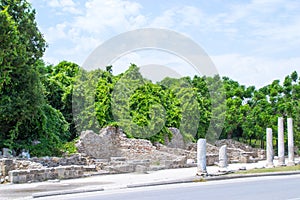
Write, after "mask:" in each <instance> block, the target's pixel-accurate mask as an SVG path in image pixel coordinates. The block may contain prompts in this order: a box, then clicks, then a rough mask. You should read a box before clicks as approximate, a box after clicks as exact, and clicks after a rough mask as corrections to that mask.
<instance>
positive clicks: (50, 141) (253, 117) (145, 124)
mask: <svg viewBox="0 0 300 200" xmlns="http://www.w3.org/2000/svg"><path fill="white" fill-rule="evenodd" d="M45 48H46V42H45V40H44V38H43V36H42V34H41V33H40V31H39V30H38V28H37V25H36V22H35V11H34V9H32V8H31V6H30V4H29V3H28V2H27V1H26V0H0V97H1V98H0V148H3V147H9V148H13V149H15V150H16V151H17V152H19V151H21V150H22V149H28V150H29V151H30V152H31V154H32V155H38V156H42V155H59V154H61V153H62V152H64V151H66V150H67V151H68V152H69V153H70V152H75V149H74V141H75V140H76V138H77V137H78V136H79V134H80V132H81V131H82V130H86V129H91V130H94V131H96V132H98V131H99V129H100V128H102V127H105V126H108V125H112V126H120V127H122V128H123V130H124V131H125V133H126V134H127V136H128V137H135V138H146V139H149V140H151V141H152V142H160V143H164V142H165V140H166V139H167V138H170V137H171V134H170V132H169V130H168V128H169V127H176V128H178V129H180V131H181V133H182V134H183V136H184V138H185V139H186V140H194V141H195V140H196V139H198V138H203V137H207V139H209V140H210V139H211V140H213V139H215V138H216V137H217V138H235V139H238V140H242V141H244V142H245V141H246V142H249V143H250V144H253V145H254V144H257V145H260V146H261V147H264V141H265V130H266V128H267V127H271V128H273V130H274V137H275V138H274V139H276V134H275V133H276V130H277V118H278V117H279V116H282V117H284V118H285V119H286V118H287V117H292V118H293V119H294V132H295V142H296V145H297V146H298V147H300V143H299V141H300V115H299V113H300V106H299V103H300V102H299V100H300V98H299V97H300V79H299V77H298V74H297V72H293V73H292V74H291V75H288V76H286V78H285V80H284V82H283V83H280V81H279V80H274V81H273V82H272V83H271V84H269V85H267V86H265V87H262V88H259V89H256V88H255V87H254V86H250V87H246V86H244V85H240V84H239V83H238V82H236V81H234V80H231V79H230V78H228V77H223V78H222V77H219V76H214V77H199V76H195V77H193V78H191V77H183V78H180V79H173V78H168V77H167V78H165V79H164V80H162V81H161V82H158V83H153V82H151V81H150V80H147V79H145V78H143V77H142V75H141V74H140V72H139V68H138V67H137V66H136V65H134V64H132V65H131V66H129V68H128V70H127V71H126V72H124V73H122V74H119V75H113V73H112V66H107V67H106V69H105V70H100V69H98V70H94V71H90V72H87V71H85V70H84V69H82V68H80V67H79V66H78V65H77V64H75V63H71V62H68V61H62V62H60V63H59V64H58V65H55V66H53V65H48V66H47V65H45V64H44V63H43V61H42V60H41V58H42V56H43V53H44V51H45ZM212 97H213V98H212ZM223 101H224V102H223ZM218 133H220V135H218ZM274 141H275V140H274Z"/></svg>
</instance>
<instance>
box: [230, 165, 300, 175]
mask: <svg viewBox="0 0 300 200" xmlns="http://www.w3.org/2000/svg"><path fill="white" fill-rule="evenodd" d="M288 171H300V165H295V166H284V167H274V168H263V169H250V170H245V171H238V172H236V173H235V174H254V173H268V172H288Z"/></svg>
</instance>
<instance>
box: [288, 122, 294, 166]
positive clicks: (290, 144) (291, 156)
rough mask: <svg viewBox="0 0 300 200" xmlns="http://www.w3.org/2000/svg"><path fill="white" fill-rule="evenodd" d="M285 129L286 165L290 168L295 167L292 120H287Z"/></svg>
mask: <svg viewBox="0 0 300 200" xmlns="http://www.w3.org/2000/svg"><path fill="white" fill-rule="evenodd" d="M287 129H288V155H289V160H288V165H289V166H292V165H295V158H294V131H293V119H292V118H288V119H287Z"/></svg>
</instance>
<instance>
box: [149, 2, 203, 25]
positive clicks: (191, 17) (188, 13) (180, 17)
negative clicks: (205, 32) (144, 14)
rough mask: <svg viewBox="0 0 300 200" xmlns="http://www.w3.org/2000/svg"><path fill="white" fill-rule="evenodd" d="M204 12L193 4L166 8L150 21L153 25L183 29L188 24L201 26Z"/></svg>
mask: <svg viewBox="0 0 300 200" xmlns="http://www.w3.org/2000/svg"><path fill="white" fill-rule="evenodd" d="M202 18H203V14H202V12H201V11H200V10H199V9H198V8H196V7H193V6H184V7H174V8H170V9H168V10H165V11H164V12H163V13H162V14H161V15H160V16H157V17H155V18H154V19H153V20H152V22H150V26H151V27H162V28H173V29H181V28H184V27H188V26H194V27H196V26H199V25H200V22H201V20H202Z"/></svg>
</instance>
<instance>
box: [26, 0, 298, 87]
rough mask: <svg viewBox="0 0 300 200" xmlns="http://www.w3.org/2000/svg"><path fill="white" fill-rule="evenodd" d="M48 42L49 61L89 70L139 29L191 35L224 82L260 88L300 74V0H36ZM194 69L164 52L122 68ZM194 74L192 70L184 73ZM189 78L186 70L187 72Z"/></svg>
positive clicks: (134, 58) (138, 57) (143, 55)
mask: <svg viewBox="0 0 300 200" xmlns="http://www.w3.org/2000/svg"><path fill="white" fill-rule="evenodd" d="M30 2H31V3H32V5H33V7H34V8H35V9H36V12H37V16H36V19H37V22H38V26H39V28H40V30H41V32H42V33H43V34H44V35H45V38H46V40H47V42H48V44H49V47H48V49H47V50H46V53H45V56H44V60H45V61H46V62H48V63H52V64H57V63H58V62H59V61H62V60H68V61H73V62H76V63H78V64H82V63H83V62H84V60H85V59H86V58H87V56H88V55H89V54H90V53H91V52H92V51H93V50H94V49H95V48H96V47H97V46H98V45H100V44H101V43H102V42H104V41H106V40H107V39H110V38H112V37H113V36H116V35H118V34H120V33H123V32H125V31H129V30H134V29H137V28H144V27H153V28H167V29H171V30H174V31H177V32H179V33H182V34H185V35H187V36H188V37H190V38H191V39H193V40H194V41H195V42H197V43H198V44H199V45H200V46H201V47H202V48H203V49H204V50H205V51H206V53H207V54H208V55H209V56H210V57H211V59H212V60H213V62H214V63H215V65H216V67H217V69H218V71H219V73H220V74H221V75H222V76H229V77H230V78H232V79H234V80H237V81H239V82H240V83H242V84H245V85H256V86H257V87H260V86H263V85H266V84H269V83H270V82H271V81H272V80H274V79H281V80H282V79H283V78H284V77H285V76H286V75H288V74H290V73H291V72H293V71H299V69H300V51H299V50H300V1H297V0H252V1H229V0H228V1H223V0H211V1H205V0H190V1H179V0H172V1H171V0H166V1H149V0H140V1H138V0H137V1H123V0H87V1H83V0H78V1H76V0H30ZM129 63H136V64H138V65H143V64H149V63H155V64H161V65H167V66H171V65H174V66H175V65H182V66H185V65H187V64H186V63H185V62H184V61H180V60H179V59H178V58H174V56H170V55H165V54H162V53H153V52H152V53H151V52H150V53H149V52H139V53H132V54H130V55H127V56H125V57H124V58H122V59H121V60H119V61H117V62H116V63H113V64H115V66H119V65H128V64H129ZM184 68H185V69H187V67H184ZM183 73H184V72H183Z"/></svg>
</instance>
